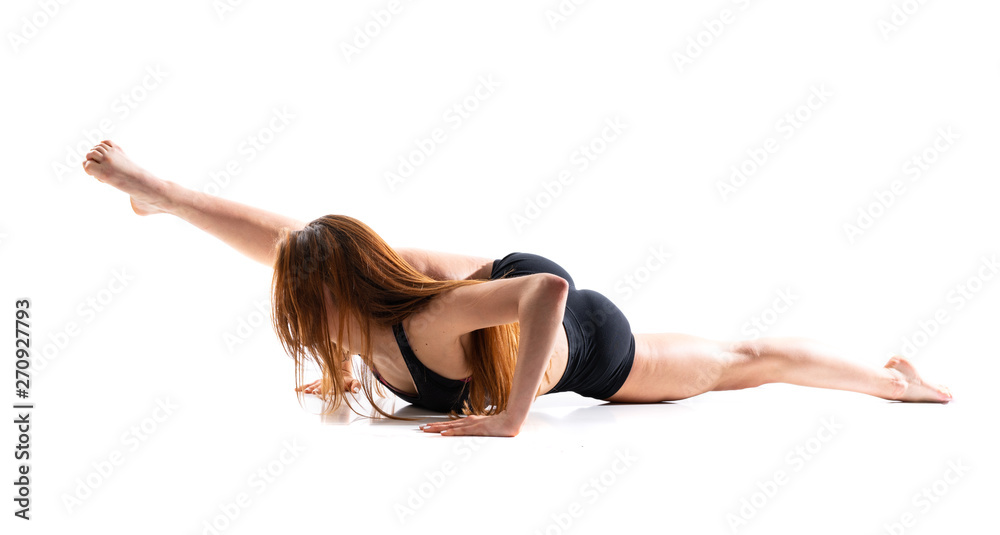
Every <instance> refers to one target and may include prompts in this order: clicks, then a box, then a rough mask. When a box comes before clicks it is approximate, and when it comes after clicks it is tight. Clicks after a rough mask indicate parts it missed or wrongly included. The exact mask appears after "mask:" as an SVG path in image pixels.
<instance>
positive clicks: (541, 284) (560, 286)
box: [536, 273, 569, 303]
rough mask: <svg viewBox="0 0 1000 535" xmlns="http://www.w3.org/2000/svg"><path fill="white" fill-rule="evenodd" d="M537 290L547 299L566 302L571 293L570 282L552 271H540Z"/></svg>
mask: <svg viewBox="0 0 1000 535" xmlns="http://www.w3.org/2000/svg"><path fill="white" fill-rule="evenodd" d="M536 276H537V277H538V286H537V291H538V292H539V294H541V295H543V296H544V298H545V299H547V300H552V301H557V302H559V303H565V301H566V296H567V295H569V282H567V281H566V279H564V278H562V277H560V276H558V275H553V274H551V273H538V274H537V275H536Z"/></svg>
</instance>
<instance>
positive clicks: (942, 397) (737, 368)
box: [609, 333, 951, 403]
mask: <svg viewBox="0 0 1000 535" xmlns="http://www.w3.org/2000/svg"><path fill="white" fill-rule="evenodd" d="M635 349H636V351H635V360H634V362H633V365H632V371H631V372H630V373H629V376H628V379H627V380H626V381H625V384H624V385H622V388H621V389H620V390H619V391H618V392H617V393H616V394H615V395H614V396H612V397H611V398H609V401H618V402H640V403H643V402H646V403H648V402H654V401H667V400H678V399H684V398H687V397H691V396H694V395H697V394H701V393H703V392H708V391H712V390H738V389H743V388H751V387H755V386H760V385H762V384H766V383H788V384H794V385H801V386H811V387H816V388H830V389H836V390H847V391H851V392H860V393H863V394H870V395H872V396H877V397H880V398H884V399H891V400H899V401H928V402H937V403H946V402H948V401H950V400H951V393H950V392H949V391H948V389H947V388H944V387H941V386H939V385H935V384H931V383H927V382H925V381H924V380H923V379H922V378H921V377H920V376H919V375H918V374H917V372H916V369H914V367H913V365H912V364H911V363H910V362H909V361H907V360H906V359H904V358H902V357H899V356H895V357H892V358H891V359H890V360H889V362H888V363H887V364H886V365H885V366H884V367H882V368H873V367H869V366H864V365H861V364H857V363H855V362H853V361H851V360H848V359H846V358H844V357H843V356H841V355H839V354H837V352H836V351H834V350H832V349H830V348H828V347H826V346H824V345H822V344H820V343H818V342H815V341H813V340H808V339H805V338H762V339H759V340H749V341H740V342H717V341H714V340H709V339H705V338H699V337H696V336H690V335H685V334H674V333H665V334H636V335H635Z"/></svg>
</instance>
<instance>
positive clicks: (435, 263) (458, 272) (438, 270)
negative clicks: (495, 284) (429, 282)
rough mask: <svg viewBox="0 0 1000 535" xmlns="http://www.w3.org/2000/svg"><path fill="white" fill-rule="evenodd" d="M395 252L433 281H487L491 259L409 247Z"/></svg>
mask: <svg viewBox="0 0 1000 535" xmlns="http://www.w3.org/2000/svg"><path fill="white" fill-rule="evenodd" d="M396 252H397V253H398V254H399V256H401V257H403V260H406V262H407V263H409V264H410V265H411V266H413V268H414V269H416V270H417V271H419V272H421V273H423V274H425V275H427V276H428V277H430V278H432V279H435V280H466V279H489V278H490V272H491V271H492V268H493V259H492V258H486V257H482V256H470V255H461V254H454V253H444V252H440V251H429V250H427V249H414V248H411V247H402V248H397V249H396Z"/></svg>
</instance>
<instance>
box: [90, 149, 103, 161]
mask: <svg viewBox="0 0 1000 535" xmlns="http://www.w3.org/2000/svg"><path fill="white" fill-rule="evenodd" d="M87 159H88V160H94V161H95V162H97V163H101V162H103V161H104V153H102V152H100V151H98V150H96V149H95V150H91V151H90V152H88V153H87Z"/></svg>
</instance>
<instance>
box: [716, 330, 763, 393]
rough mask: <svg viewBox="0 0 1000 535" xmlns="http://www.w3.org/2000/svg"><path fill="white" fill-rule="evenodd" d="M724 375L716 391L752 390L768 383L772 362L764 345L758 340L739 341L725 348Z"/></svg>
mask: <svg viewBox="0 0 1000 535" xmlns="http://www.w3.org/2000/svg"><path fill="white" fill-rule="evenodd" d="M726 353H727V356H728V358H726V359H725V361H726V366H725V373H724V374H723V375H722V377H721V378H720V380H719V385H718V388H717V389H718V390H740V389H743V388H754V387H757V386H760V385H763V384H766V383H768V382H770V381H769V379H768V378H769V377H770V375H771V374H770V367H771V365H772V362H771V360H772V359H770V358H768V355H770V353H769V352H768V351H767V347H766V345H765V343H763V342H761V341H760V340H740V341H737V342H732V343H731V344H729V346H728V347H727V351H726Z"/></svg>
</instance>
